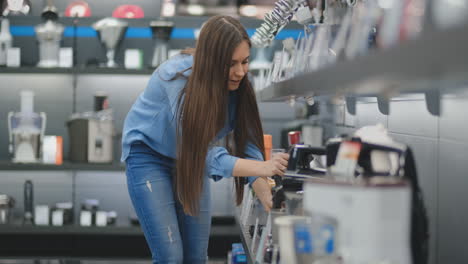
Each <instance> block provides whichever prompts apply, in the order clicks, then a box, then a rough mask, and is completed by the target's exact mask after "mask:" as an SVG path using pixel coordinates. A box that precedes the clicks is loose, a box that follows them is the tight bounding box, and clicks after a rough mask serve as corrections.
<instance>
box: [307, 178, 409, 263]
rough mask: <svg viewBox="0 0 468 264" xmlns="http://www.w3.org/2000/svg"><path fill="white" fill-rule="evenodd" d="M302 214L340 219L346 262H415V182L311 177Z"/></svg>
mask: <svg viewBox="0 0 468 264" xmlns="http://www.w3.org/2000/svg"><path fill="white" fill-rule="evenodd" d="M304 213H305V214H306V215H310V216H314V215H321V216H326V217H331V218H334V219H336V221H337V224H338V226H339V230H338V233H337V244H338V245H339V246H338V249H337V254H339V255H340V256H341V258H342V260H343V263H348V264H362V263H399V264H406V263H407V264H409V263H412V261H411V246H410V233H411V232H410V231H411V227H410V225H411V186H410V184H409V182H407V181H405V180H403V179H401V178H398V177H378V176H376V177H373V178H365V179H363V180H361V181H360V182H354V183H351V182H337V181H334V180H326V179H322V180H321V181H317V180H308V181H307V182H306V183H305V184H304Z"/></svg>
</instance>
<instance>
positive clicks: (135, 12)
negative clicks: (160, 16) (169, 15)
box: [112, 5, 145, 18]
mask: <svg viewBox="0 0 468 264" xmlns="http://www.w3.org/2000/svg"><path fill="white" fill-rule="evenodd" d="M112 17H115V18H144V17H145V11H143V8H141V7H140V6H139V5H120V6H118V7H116V8H115V9H114V11H113V12H112Z"/></svg>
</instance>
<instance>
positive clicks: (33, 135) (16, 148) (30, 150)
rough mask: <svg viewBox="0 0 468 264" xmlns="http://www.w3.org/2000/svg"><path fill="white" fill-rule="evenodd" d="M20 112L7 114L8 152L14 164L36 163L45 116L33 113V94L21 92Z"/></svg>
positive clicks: (42, 136)
mask: <svg viewBox="0 0 468 264" xmlns="http://www.w3.org/2000/svg"><path fill="white" fill-rule="evenodd" d="M20 96H21V111H20V112H16V113H15V112H9V113H8V131H9V151H10V153H11V154H12V155H13V162H15V163H36V162H39V160H40V157H41V147H42V140H43V138H44V132H45V128H46V114H45V113H43V112H41V113H35V112H34V110H33V107H34V93H33V92H32V91H22V92H21V93H20Z"/></svg>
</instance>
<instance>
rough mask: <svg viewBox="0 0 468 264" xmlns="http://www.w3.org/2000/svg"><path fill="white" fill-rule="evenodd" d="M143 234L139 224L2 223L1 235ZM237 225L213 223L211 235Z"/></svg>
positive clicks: (233, 232)
mask: <svg viewBox="0 0 468 264" xmlns="http://www.w3.org/2000/svg"><path fill="white" fill-rule="evenodd" d="M13 234H16V235H87V234H88V235H119V236H125V235H132V236H133V235H143V232H142V231H141V228H140V227H139V226H105V227H96V226H89V227H84V226H76V225H70V226H33V225H0V235H13ZM236 235H238V231H237V229H236V228H235V226H231V225H227V226H220V225H213V226H212V227H211V236H236Z"/></svg>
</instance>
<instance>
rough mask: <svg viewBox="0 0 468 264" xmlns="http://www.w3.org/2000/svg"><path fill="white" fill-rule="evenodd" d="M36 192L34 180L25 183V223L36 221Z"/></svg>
mask: <svg viewBox="0 0 468 264" xmlns="http://www.w3.org/2000/svg"><path fill="white" fill-rule="evenodd" d="M33 208H34V192H33V184H32V181H30V180H27V181H26V182H25V183H24V219H23V224H33V223H34V209H33Z"/></svg>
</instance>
